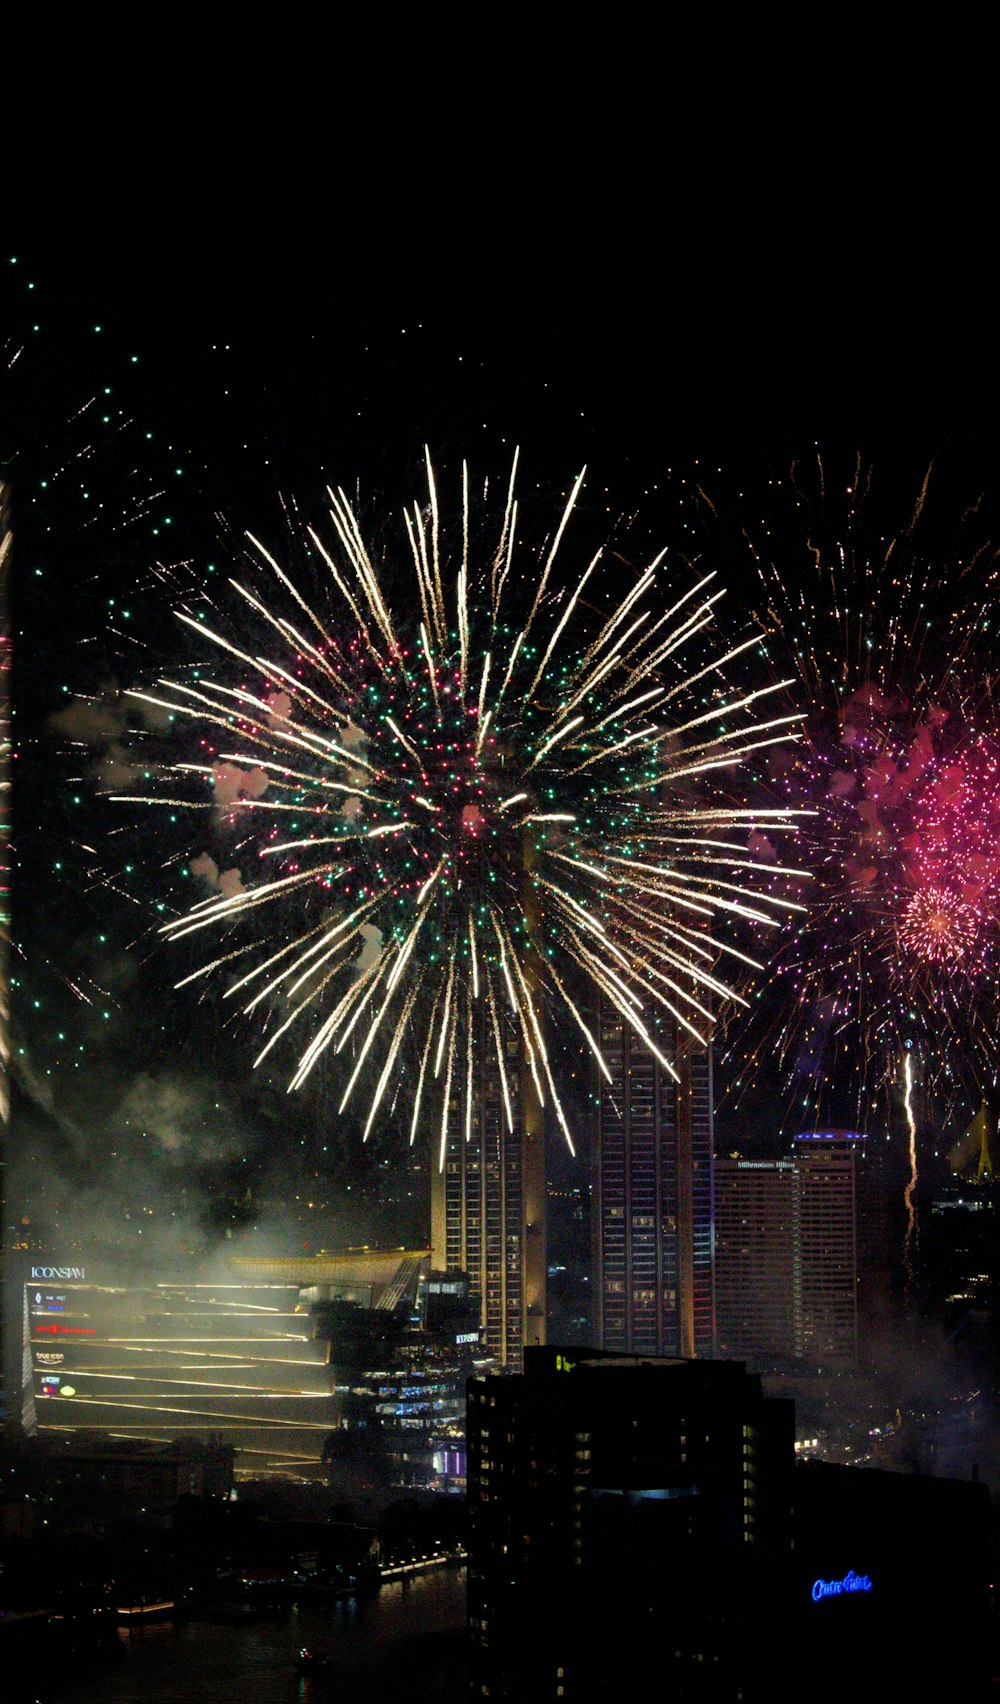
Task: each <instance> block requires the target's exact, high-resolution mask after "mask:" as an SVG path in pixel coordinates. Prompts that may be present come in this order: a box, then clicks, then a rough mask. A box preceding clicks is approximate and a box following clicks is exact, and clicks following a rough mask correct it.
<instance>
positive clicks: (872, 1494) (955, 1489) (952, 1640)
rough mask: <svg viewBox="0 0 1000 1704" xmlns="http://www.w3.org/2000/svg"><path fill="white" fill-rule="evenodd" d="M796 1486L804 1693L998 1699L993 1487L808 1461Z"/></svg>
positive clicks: (791, 1608)
mask: <svg viewBox="0 0 1000 1704" xmlns="http://www.w3.org/2000/svg"><path fill="white" fill-rule="evenodd" d="M793 1484H794V1489H795V1496H794V1503H795V1513H794V1537H795V1547H794V1552H793V1557H794V1560H793V1568H792V1575H791V1595H790V1602H789V1605H788V1612H787V1614H785V1615H783V1616H782V1621H781V1632H782V1639H781V1649H782V1650H783V1651H784V1653H785V1654H786V1665H787V1670H788V1672H789V1674H790V1675H791V1676H794V1677H795V1681H796V1684H797V1687H798V1691H797V1694H796V1695H797V1696H800V1697H801V1696H808V1697H809V1698H810V1699H817V1700H821V1701H822V1704H835V1701H836V1704H841V1701H842V1700H845V1699H848V1698H853V1699H868V1698H882V1697H884V1696H888V1695H889V1690H890V1689H891V1695H892V1696H893V1697H898V1698H906V1699H913V1700H918V1699H919V1700H923V1699H932V1698H961V1699H963V1700H968V1704H980V1701H982V1700H983V1699H985V1698H987V1697H992V1696H993V1695H994V1694H993V1689H992V1688H991V1687H990V1686H989V1680H990V1675H991V1665H990V1661H989V1658H990V1655H991V1650H990V1645H991V1640H992V1606H991V1601H990V1598H991V1588H990V1495H989V1491H988V1489H987V1487H986V1486H985V1485H979V1484H976V1483H974V1482H973V1481H971V1480H956V1479H931V1478H926V1477H924V1476H921V1475H916V1474H907V1473H892V1472H888V1471H882V1470H879V1469H876V1468H860V1467H847V1466H841V1465H839V1464H834V1463H830V1462H800V1463H799V1464H798V1465H797V1466H796V1469H795V1473H794V1476H793ZM776 1678H777V1677H776Z"/></svg>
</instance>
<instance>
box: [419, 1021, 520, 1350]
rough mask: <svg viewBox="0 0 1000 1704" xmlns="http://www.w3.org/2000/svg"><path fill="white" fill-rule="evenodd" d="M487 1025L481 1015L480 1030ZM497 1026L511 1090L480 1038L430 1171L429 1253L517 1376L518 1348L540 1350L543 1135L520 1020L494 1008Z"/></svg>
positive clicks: (487, 1040)
mask: <svg viewBox="0 0 1000 1704" xmlns="http://www.w3.org/2000/svg"><path fill="white" fill-rule="evenodd" d="M491 1021H492V1015H491V1014H489V1013H487V1012H486V1011H485V1010H484V1011H483V1012H482V1013H481V1014H480V1022H481V1024H482V1025H483V1027H484V1029H485V1026H486V1025H487V1024H488V1023H490V1022H491ZM496 1021H497V1023H498V1025H499V1026H500V1043H501V1045H502V1047H503V1050H504V1055H505V1058H506V1060H507V1062H508V1066H507V1080H508V1085H509V1086H508V1087H507V1092H506V1093H505V1085H504V1083H503V1082H502V1081H501V1077H500V1071H499V1068H498V1065H497V1062H496V1058H495V1053H494V1051H493V1049H494V1041H495V1038H494V1037H493V1036H492V1035H491V1036H489V1037H487V1036H486V1035H485V1034H484V1035H483V1036H482V1038H481V1045H480V1047H479V1050H478V1059H479V1071H478V1076H477V1081H476V1082H475V1083H474V1084H473V1085H472V1086H471V1093H470V1094H468V1095H466V1092H465V1085H461V1092H459V1093H456V1094H455V1096H454V1097H453V1099H452V1103H451V1106H450V1108H449V1113H448V1126H447V1135H446V1140H445V1144H444V1155H443V1162H444V1163H443V1165H442V1164H440V1157H439V1156H435V1160H434V1163H433V1167H432V1172H431V1245H432V1248H433V1261H434V1266H435V1268H436V1269H437V1270H438V1271H443V1272H466V1273H467V1274H468V1277H469V1299H470V1301H473V1302H476V1303H478V1304H479V1308H480V1319H481V1323H482V1329H483V1340H484V1344H485V1347H486V1349H487V1350H488V1352H489V1353H490V1354H491V1355H492V1356H493V1357H494V1358H495V1360H496V1362H497V1365H498V1367H502V1368H504V1369H505V1370H507V1371H510V1372H519V1371H520V1370H521V1366H522V1364H523V1353H524V1345H525V1344H526V1343H531V1344H542V1343H544V1342H545V1277H546V1253H545V1148H544V1132H543V1125H542V1108H541V1107H540V1105H539V1104H538V1098H537V1095H536V1093H535V1088H534V1084H533V1082H532V1080H531V1075H530V1073H529V1072H528V1071H525V1070H522V1052H521V1048H522V1044H521V1038H520V1035H519V1034H518V1030H517V1024H516V1020H515V1018H514V1017H513V1015H512V1014H510V1013H508V1012H504V1011H501V1010H500V1009H498V1010H497V1012H496Z"/></svg>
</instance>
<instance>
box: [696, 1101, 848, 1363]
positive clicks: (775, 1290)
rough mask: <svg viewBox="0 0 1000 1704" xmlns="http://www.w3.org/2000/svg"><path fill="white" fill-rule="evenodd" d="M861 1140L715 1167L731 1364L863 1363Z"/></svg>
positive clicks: (721, 1317) (721, 1291) (820, 1141)
mask: <svg viewBox="0 0 1000 1704" xmlns="http://www.w3.org/2000/svg"><path fill="white" fill-rule="evenodd" d="M861 1141H863V1138H862V1137H860V1136H858V1135H857V1134H855V1133H854V1132H853V1131H846V1130H830V1131H810V1132H806V1133H804V1134H802V1135H800V1136H796V1138H795V1140H794V1142H793V1144H792V1154H791V1157H790V1158H789V1159H785V1160H736V1159H719V1160H717V1161H716V1165H715V1213H716V1243H715V1301H716V1342H717V1347H718V1349H719V1352H720V1353H721V1354H724V1355H741V1356H749V1357H759V1358H763V1359H765V1360H798V1361H805V1362H808V1363H809V1364H811V1365H821V1364H824V1365H831V1366H838V1367H850V1366H853V1365H854V1364H855V1362H856V1361H857V1354H858V1308H857V1213H856V1177H855V1167H856V1157H855V1156H856V1152H857V1148H858V1144H859V1143H860V1142H861Z"/></svg>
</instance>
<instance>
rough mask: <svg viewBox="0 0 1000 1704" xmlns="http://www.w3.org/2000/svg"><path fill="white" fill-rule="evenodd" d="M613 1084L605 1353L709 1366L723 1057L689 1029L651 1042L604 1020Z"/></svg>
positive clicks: (605, 1173) (608, 1101) (601, 1290)
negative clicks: (715, 1137)
mask: <svg viewBox="0 0 1000 1704" xmlns="http://www.w3.org/2000/svg"><path fill="white" fill-rule="evenodd" d="M598 1022H599V1026H600V1043H601V1052H602V1054H603V1056H604V1059H605V1061H606V1063H607V1065H608V1069H609V1072H610V1078H611V1080H610V1082H609V1081H608V1080H607V1079H606V1078H605V1077H603V1075H602V1076H601V1077H600V1078H599V1080H598V1086H597V1088H596V1090H595V1094H596V1102H597V1106H596V1114H597V1118H596V1124H597V1128H596V1141H595V1143H594V1156H593V1197H592V1212H593V1227H594V1275H595V1281H596V1282H595V1287H596V1302H595V1330H596V1338H597V1342H598V1344H599V1346H600V1347H601V1348H604V1349H611V1350H617V1351H621V1352H627V1353H633V1354H649V1355H685V1356H701V1355H707V1354H710V1353H711V1351H712V1347H713V1340H714V1299H713V1279H712V1213H713V1184H712V1054H711V1048H710V1047H709V1048H705V1047H700V1046H699V1045H698V1044H697V1043H696V1042H695V1041H693V1040H692V1039H691V1038H690V1037H689V1036H688V1035H687V1034H686V1033H685V1032H683V1031H681V1030H680V1029H679V1026H676V1025H675V1026H673V1027H672V1028H670V1029H667V1028H665V1029H664V1031H662V1032H661V1033H660V1034H659V1035H658V1038H657V1045H658V1046H659V1047H660V1050H661V1052H663V1053H664V1055H665V1057H667V1058H669V1059H670V1060H671V1062H672V1063H673V1065H674V1068H675V1070H676V1072H677V1080H676V1081H675V1080H674V1078H673V1077H671V1075H670V1073H669V1072H668V1071H667V1070H665V1069H664V1067H663V1065H662V1064H661V1063H660V1061H659V1060H658V1059H657V1058H656V1056H655V1054H654V1053H653V1052H652V1050H651V1048H650V1047H649V1046H648V1044H647V1043H645V1042H644V1041H642V1040H641V1039H640V1038H639V1037H638V1036H636V1035H635V1034H634V1033H633V1032H632V1031H631V1030H630V1029H629V1027H628V1025H627V1024H625V1023H623V1021H622V1017H621V1015H620V1013H619V1012H617V1011H616V1010H615V1009H614V1008H613V1007H612V1006H610V1004H609V1003H607V1002H603V1003H602V1004H601V1007H600V1009H599V1014H598Z"/></svg>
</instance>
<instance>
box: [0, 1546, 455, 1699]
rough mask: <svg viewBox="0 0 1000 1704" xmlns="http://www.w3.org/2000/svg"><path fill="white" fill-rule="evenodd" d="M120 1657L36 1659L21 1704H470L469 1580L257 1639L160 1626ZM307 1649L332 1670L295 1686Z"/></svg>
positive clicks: (295, 1613)
mask: <svg viewBox="0 0 1000 1704" xmlns="http://www.w3.org/2000/svg"><path fill="white" fill-rule="evenodd" d="M121 1646H122V1650H121V1655H120V1656H118V1657H116V1658H108V1659H103V1660H102V1661H101V1662H100V1663H91V1662H89V1661H88V1662H86V1663H82V1662H78V1661H77V1660H75V1659H68V1660H67V1659H62V1658H61V1659H60V1660H59V1661H58V1663H55V1662H54V1661H52V1660H50V1661H48V1662H47V1661H46V1659H45V1657H44V1655H43V1654H41V1653H39V1655H38V1658H37V1661H36V1662H35V1663H34V1664H33V1665H32V1672H31V1675H30V1677H29V1678H28V1683H27V1684H26V1685H25V1687H24V1689H23V1690H22V1691H19V1692H18V1693H17V1704H21V1701H22V1700H24V1704H36V1701H37V1704H333V1701H334V1700H336V1704H362V1701H364V1704H375V1701H377V1704H464V1701H465V1699H466V1696H467V1691H466V1687H467V1680H466V1654H465V1568H464V1567H461V1568H441V1569H438V1570H436V1571H434V1572H432V1573H428V1574H422V1575H415V1576H413V1577H412V1579H411V1580H410V1581H409V1582H407V1583H406V1584H405V1585H404V1584H403V1583H402V1582H398V1581H393V1582H391V1583H389V1584H387V1585H383V1586H382V1587H380V1589H379V1590H378V1591H377V1592H376V1593H373V1594H372V1595H371V1596H366V1597H362V1598H360V1599H354V1598H348V1599H344V1600H341V1601H340V1602H338V1603H337V1604H335V1605H334V1607H333V1608H332V1609H329V1610H323V1611H319V1610H316V1609H313V1608H308V1609H306V1608H302V1609H293V1610H291V1611H290V1612H289V1614H288V1615H287V1616H284V1617H282V1618H281V1619H279V1620H273V1621H263V1622H257V1623H255V1624H253V1625H252V1626H249V1627H245V1626H244V1627H232V1626H219V1625H216V1624H213V1623H208V1622H202V1621H186V1622H178V1623H173V1622H162V1623H159V1624H154V1625H150V1626H147V1627H145V1628H142V1629H138V1630H134V1631H130V1632H128V1633H126V1632H123V1633H122V1635H121ZM303 1646H310V1647H313V1648H318V1649H321V1650H323V1651H324V1652H328V1653H329V1654H330V1657H331V1659H332V1660H331V1662H330V1664H329V1666H328V1667H324V1668H322V1669H320V1670H317V1671H315V1672H314V1673H312V1674H311V1675H308V1676H299V1675H298V1674H297V1673H296V1672H295V1668H294V1660H295V1657H296V1656H297V1655H298V1653H299V1651H300V1650H301V1648H302V1647H303ZM11 1704H14V1700H12V1701H11Z"/></svg>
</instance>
